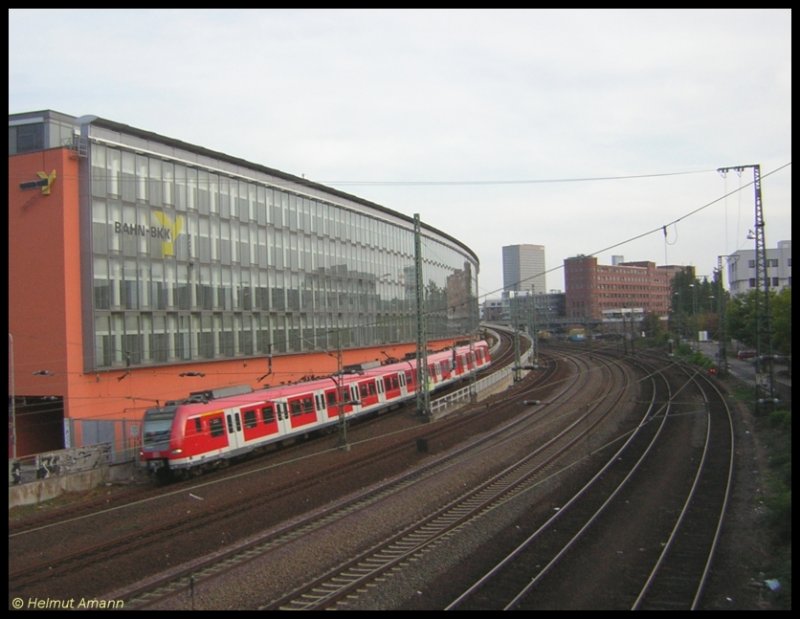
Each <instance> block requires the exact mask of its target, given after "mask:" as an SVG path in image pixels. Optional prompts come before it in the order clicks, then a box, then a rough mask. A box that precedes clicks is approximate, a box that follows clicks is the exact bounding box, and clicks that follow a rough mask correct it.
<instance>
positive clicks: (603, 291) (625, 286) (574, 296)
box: [564, 256, 676, 326]
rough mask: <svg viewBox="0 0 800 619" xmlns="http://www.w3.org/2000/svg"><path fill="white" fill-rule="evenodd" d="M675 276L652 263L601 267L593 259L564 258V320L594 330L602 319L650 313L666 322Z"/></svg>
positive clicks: (595, 259) (671, 269) (582, 257)
mask: <svg viewBox="0 0 800 619" xmlns="http://www.w3.org/2000/svg"><path fill="white" fill-rule="evenodd" d="M675 272H676V267H674V266H670V267H657V266H656V265H655V263H653V262H620V263H619V264H617V265H600V264H597V258H596V257H594V256H577V257H574V258H567V259H566V260H565V261H564V286H565V288H566V290H565V295H566V317H567V319H571V320H574V321H575V322H576V323H585V324H588V325H594V326H597V325H600V324H602V322H603V318H604V315H605V316H606V317H607V318H609V319H613V318H614V317H615V316H622V315H623V314H626V315H633V316H641V315H644V314H647V313H650V312H653V313H655V314H657V315H658V316H659V317H662V318H663V319H665V320H666V317H667V316H668V314H669V309H670V304H671V291H670V282H671V279H672V277H673V276H674V273H675ZM632 310H635V311H633V312H632Z"/></svg>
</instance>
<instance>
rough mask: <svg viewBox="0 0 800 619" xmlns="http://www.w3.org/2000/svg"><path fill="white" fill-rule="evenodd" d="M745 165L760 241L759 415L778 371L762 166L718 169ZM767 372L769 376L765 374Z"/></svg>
mask: <svg viewBox="0 0 800 619" xmlns="http://www.w3.org/2000/svg"><path fill="white" fill-rule="evenodd" d="M745 168H753V187H754V188H755V202H756V204H755V211H756V212H755V235H754V236H755V242H756V295H755V301H756V302H755V310H756V404H755V409H756V414H758V413H759V405H760V404H764V403H768V405H771V404H772V403H774V401H775V386H774V378H775V377H774V372H773V366H772V329H771V324H770V311H769V277H768V276H767V248H766V241H765V239H764V210H763V207H762V203H761V165H760V164H758V163H754V164H748V165H741V166H732V167H728V168H718V169H717V172H720V173H721V174H727V173H728V172H729V171H730V170H735V171H736V172H738V173H740V174H741V172H742V171H744V170H745ZM762 291H763V295H764V307H763V309H762V308H761V305H760V303H759V296H760V295H761V294H762ZM765 350H766V364H767V371H766V373H765V372H763V371H762V370H763V364H764V351H765ZM765 374H766V375H765ZM762 388H763V389H765V390H766V398H762V397H761V394H760V389H762Z"/></svg>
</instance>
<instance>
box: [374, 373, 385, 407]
mask: <svg viewBox="0 0 800 619" xmlns="http://www.w3.org/2000/svg"><path fill="white" fill-rule="evenodd" d="M375 386H376V387H377V388H378V402H380V403H381V404H383V403H384V402H386V392H385V390H384V384H383V378H382V377H380V376H378V377H377V378H376V379H375Z"/></svg>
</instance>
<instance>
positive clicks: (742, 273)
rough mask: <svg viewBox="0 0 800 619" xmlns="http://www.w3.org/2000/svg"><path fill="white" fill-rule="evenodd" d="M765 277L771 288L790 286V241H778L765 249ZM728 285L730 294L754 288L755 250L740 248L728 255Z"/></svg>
mask: <svg viewBox="0 0 800 619" xmlns="http://www.w3.org/2000/svg"><path fill="white" fill-rule="evenodd" d="M767 277H768V278H769V287H770V289H771V290H775V291H780V290H783V289H784V288H791V286H792V242H791V241H778V247H777V248H775V249H769V248H768V249H767ZM728 287H729V288H730V291H731V295H732V296H737V295H740V294H746V293H748V292H749V291H751V290H755V288H756V250H755V249H741V250H739V251H736V252H734V253H732V254H731V255H730V256H728Z"/></svg>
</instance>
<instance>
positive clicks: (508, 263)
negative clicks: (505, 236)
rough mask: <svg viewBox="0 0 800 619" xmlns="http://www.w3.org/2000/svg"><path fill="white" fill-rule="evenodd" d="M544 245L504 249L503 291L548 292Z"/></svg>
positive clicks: (505, 247) (508, 246) (512, 246)
mask: <svg viewBox="0 0 800 619" xmlns="http://www.w3.org/2000/svg"><path fill="white" fill-rule="evenodd" d="M546 270H547V269H546V268H545V261H544V245H506V246H504V247H503V291H504V292H511V291H517V292H519V291H523V290H535V291H536V292H547V276H546V274H545V271H546Z"/></svg>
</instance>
